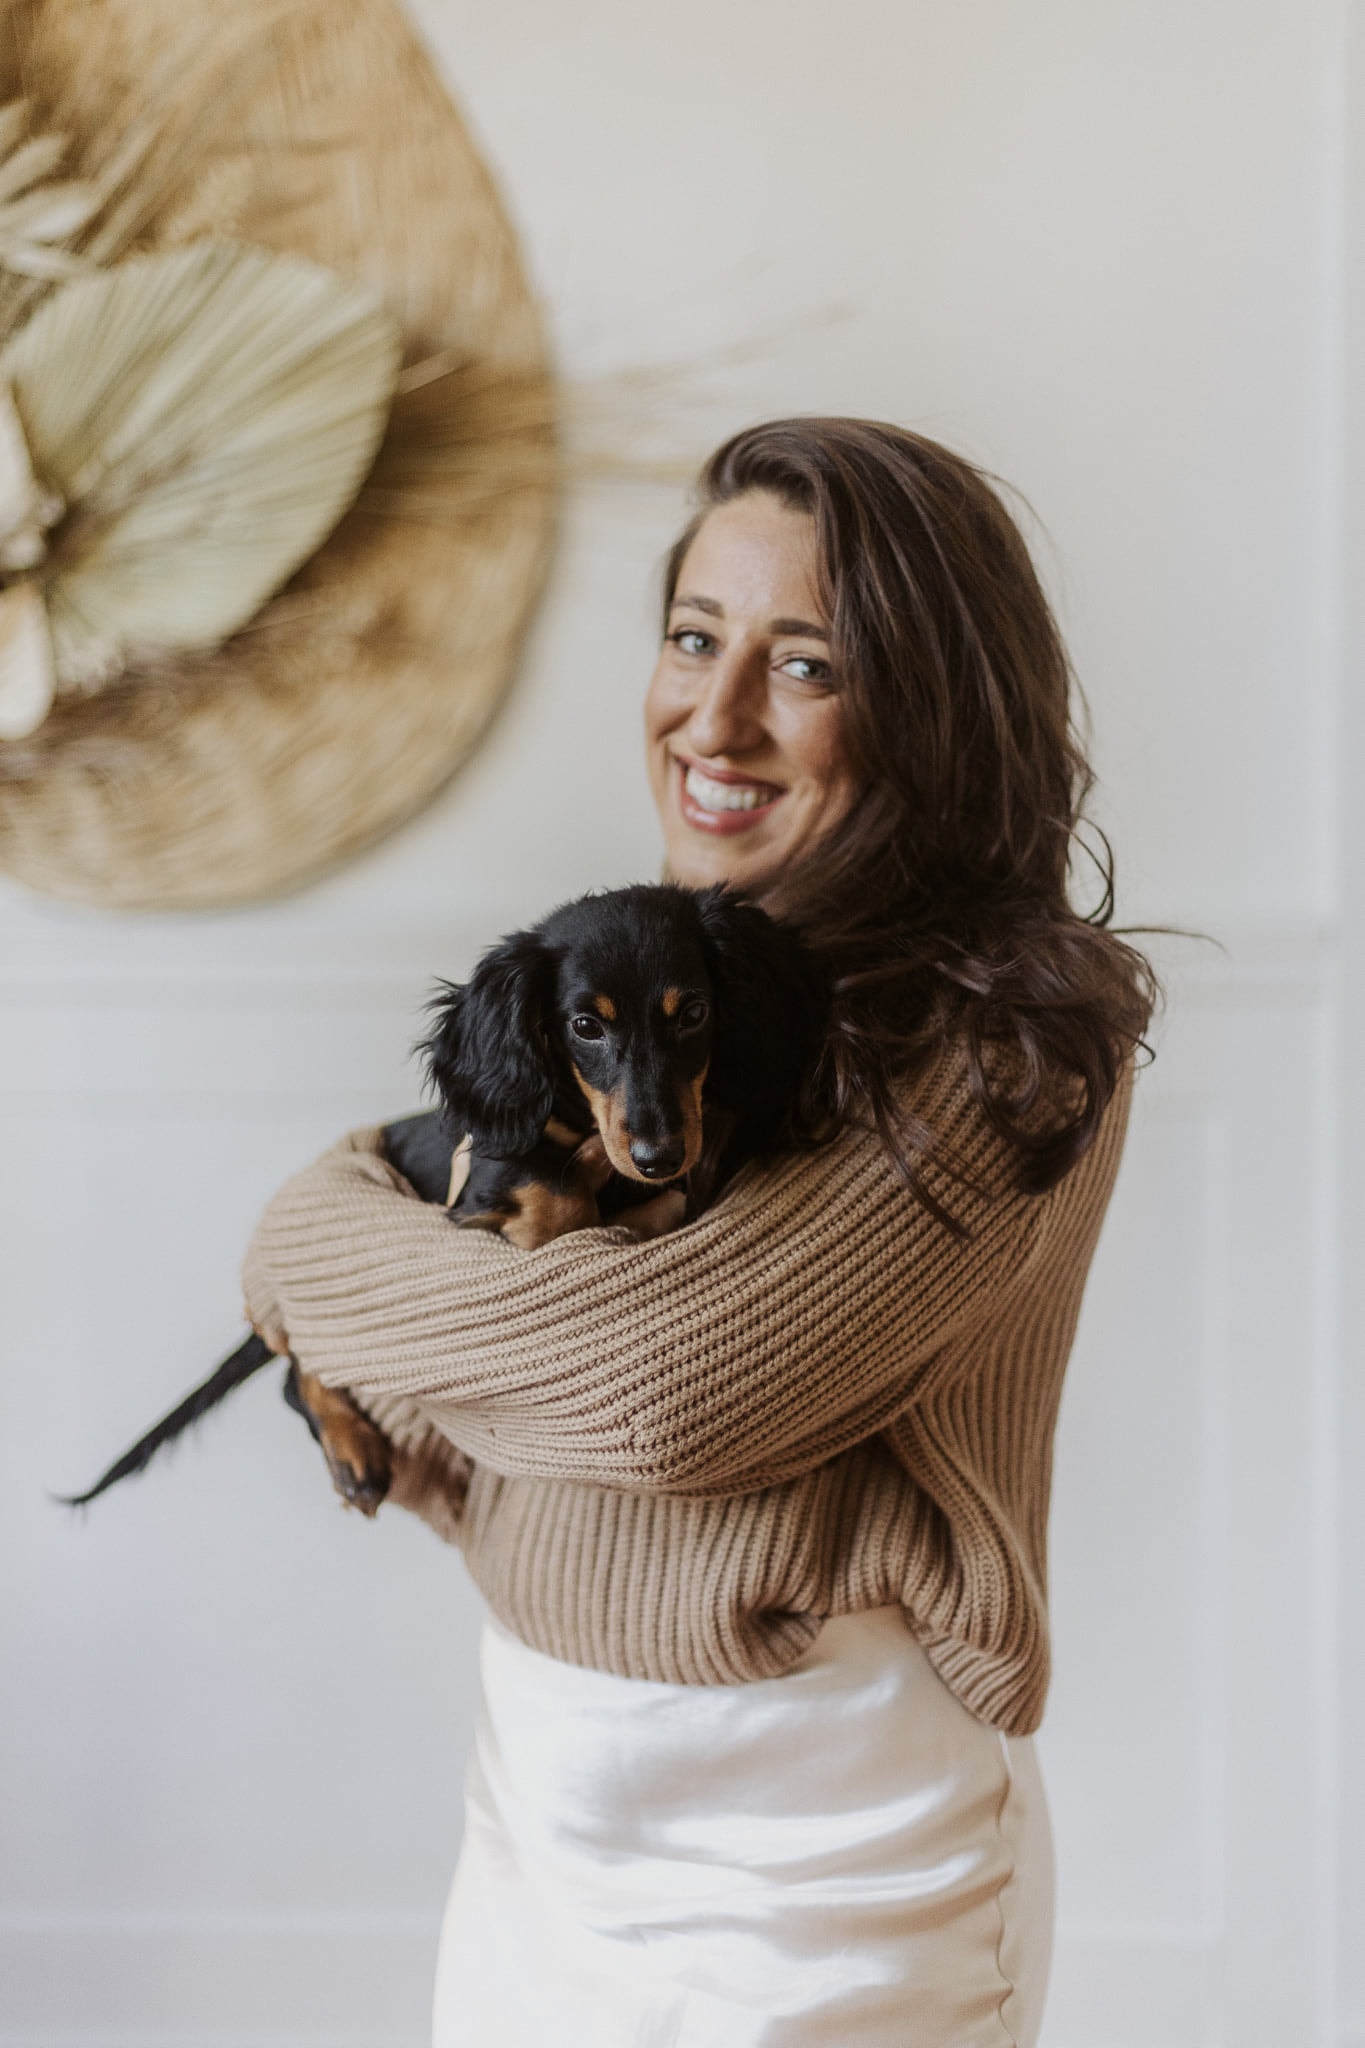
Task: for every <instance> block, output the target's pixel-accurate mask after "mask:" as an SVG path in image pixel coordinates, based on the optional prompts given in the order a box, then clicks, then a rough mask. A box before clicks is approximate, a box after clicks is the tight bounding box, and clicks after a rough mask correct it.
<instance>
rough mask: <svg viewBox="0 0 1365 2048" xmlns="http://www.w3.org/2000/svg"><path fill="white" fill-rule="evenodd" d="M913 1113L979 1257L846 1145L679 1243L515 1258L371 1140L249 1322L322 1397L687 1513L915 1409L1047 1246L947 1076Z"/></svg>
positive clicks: (803, 1465) (1031, 1201) (499, 1465)
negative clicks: (950, 1344) (377, 1408)
mask: <svg viewBox="0 0 1365 2048" xmlns="http://www.w3.org/2000/svg"><path fill="white" fill-rule="evenodd" d="M916 1107H917V1109H918V1110H920V1112H921V1113H922V1114H925V1115H926V1116H928V1117H929V1118H930V1119H931V1120H932V1121H933V1122H934V1124H935V1127H936V1128H937V1129H938V1130H939V1131H940V1133H941V1134H942V1137H943V1139H944V1140H945V1141H946V1146H947V1148H949V1151H950V1156H952V1157H953V1158H955V1160H956V1161H957V1162H958V1164H959V1167H960V1169H961V1171H962V1174H963V1176H964V1178H963V1179H960V1180H954V1181H952V1182H949V1181H947V1180H946V1178H944V1177H942V1176H940V1178H939V1182H938V1191H939V1192H940V1194H942V1195H943V1196H944V1197H945V1198H946V1199H948V1200H949V1201H950V1202H951V1203H952V1205H953V1207H954V1209H955V1212H956V1213H957V1214H958V1215H959V1216H960V1218H961V1219H962V1221H963V1222H964V1223H965V1224H966V1225H967V1226H968V1228H969V1230H970V1233H971V1234H970V1236H969V1237H968V1238H967V1239H965V1240H959V1239H958V1238H955V1237H954V1236H952V1235H951V1234H950V1233H949V1232H948V1231H947V1230H946V1229H945V1228H944V1227H943V1226H942V1225H941V1224H940V1223H938V1222H937V1221H935V1219H934V1218H933V1217H932V1216H930V1215H929V1213H928V1212H927V1211H926V1210H925V1209H924V1208H923V1207H922V1206H921V1205H920V1204H919V1203H917V1202H916V1201H914V1200H913V1199H912V1198H911V1197H910V1196H909V1195H908V1194H907V1193H906V1192H905V1191H904V1189H903V1188H902V1187H901V1186H900V1184H899V1182H898V1181H897V1179H896V1177H895V1175H894V1173H893V1172H892V1169H891V1167H890V1165H889V1163H888V1162H887V1159H886V1157H885V1153H884V1151H883V1149H882V1147H881V1145H880V1144H879V1142H878V1141H877V1140H876V1139H874V1138H872V1137H870V1136H867V1135H863V1134H857V1133H851V1134H848V1135H846V1136H844V1137H842V1138H840V1139H838V1140H836V1141H835V1143H834V1144H832V1145H830V1146H828V1147H826V1148H825V1149H824V1150H823V1151H821V1152H819V1153H815V1154H806V1155H801V1156H798V1157H796V1158H793V1159H789V1160H785V1161H783V1162H781V1163H780V1164H779V1165H777V1166H775V1167H771V1168H768V1169H766V1170H763V1171H759V1170H756V1169H749V1170H748V1171H746V1172H745V1173H743V1174H742V1175H740V1176H739V1178H738V1179H737V1180H736V1182H735V1183H734V1184H733V1186H732V1187H731V1188H730V1189H729V1190H727V1192H726V1194H725V1195H724V1197H723V1198H722V1200H721V1201H720V1202H718V1203H717V1204H716V1206H715V1207H714V1208H713V1209H711V1210H709V1211H708V1212H707V1213H706V1215H704V1216H702V1217H701V1218H700V1219H699V1220H698V1221H696V1222H695V1223H692V1224H689V1225H688V1226H687V1227H686V1228H684V1229H682V1230H679V1231H677V1232H675V1233H673V1234H672V1235H671V1236H667V1237H663V1238H659V1239H656V1240H654V1241H652V1242H648V1243H643V1244H641V1243H635V1242H630V1241H625V1240H624V1234H623V1233H621V1232H620V1231H612V1230H609V1229H598V1230H588V1231H577V1232H574V1233H572V1234H571V1235H569V1236H566V1237H563V1238H560V1239H558V1240H557V1241H556V1242H554V1243H553V1244H550V1245H547V1246H545V1247H544V1248H543V1249H542V1250H540V1251H536V1252H529V1253H528V1252H520V1251H516V1250H514V1249H513V1248H512V1247H511V1246H509V1245H507V1244H506V1243H504V1242H503V1241H502V1240H501V1239H500V1238H497V1237H495V1236H490V1235H487V1234H486V1233H484V1232H482V1231H462V1230H457V1229H454V1228H452V1226H451V1224H450V1222H449V1221H448V1219H447V1217H446V1215H445V1213H444V1211H443V1210H441V1209H439V1208H437V1207H434V1206H432V1205H429V1204H426V1203H422V1202H419V1201H417V1200H416V1199H415V1198H414V1197H413V1195H412V1194H411V1192H410V1191H409V1190H408V1189H407V1187H406V1183H405V1182H403V1181H402V1179H401V1178H400V1176H398V1175H397V1174H396V1172H395V1171H394V1169H393V1168H392V1167H390V1166H389V1165H388V1164H387V1162H386V1161H385V1160H384V1158H383V1157H382V1155H381V1153H380V1151H379V1149H378V1148H379V1134H378V1133H377V1132H361V1133H358V1134H356V1135H355V1136H353V1137H351V1138H349V1139H347V1140H345V1141H344V1142H343V1143H342V1144H341V1145H339V1146H338V1147H336V1148H335V1149H334V1150H333V1151H331V1152H329V1153H327V1154H325V1155H324V1157H323V1158H322V1159H320V1160H319V1161H318V1162H317V1163H316V1165H314V1166H312V1167H310V1168H308V1169H307V1171H306V1172H304V1173H302V1174H300V1175H298V1176H296V1178H295V1179H293V1180H292V1181H290V1182H289V1183H288V1184H287V1185H286V1186H285V1187H284V1188H283V1189H282V1190H281V1192H280V1194H279V1195H277V1196H276V1198H275V1200H274V1201H273V1202H272V1203H271V1205H270V1207H269V1208H268V1209H267V1211H266V1214H265V1216H264V1218H263V1219H262V1222H261V1224H260V1226H259V1228H258V1230H257V1233H256V1236H255V1238H254V1240H253V1243H252V1246H251V1249H250V1252H249V1255H248V1260H247V1267H246V1273H245V1285H246V1294H247V1301H248V1307H249V1313H250V1314H251V1316H252V1319H253V1321H254V1322H255V1323H256V1324H257V1326H258V1327H260V1328H262V1329H263V1330H264V1331H265V1332H266V1334H267V1335H273V1336H274V1337H275V1338H276V1339H278V1338H279V1337H281V1336H282V1335H283V1333H284V1332H286V1331H287V1333H288V1338H289V1342H290V1345H291V1346H292V1348H293V1350H294V1351H295V1353H296V1355H297V1356H298V1357H299V1358H300V1360H301V1362H302V1363H303V1364H304V1365H305V1366H306V1367H307V1368H308V1370H309V1371H311V1372H314V1373H317V1374H318V1375H319V1377H321V1378H322V1379H323V1380H324V1381H325V1382H327V1383H328V1384H329V1385H333V1386H344V1387H348V1388H350V1389H352V1390H353V1391H355V1392H356V1393H358V1394H359V1395H361V1396H362V1398H365V1399H366V1400H367V1401H368V1400H369V1399H370V1398H371V1397H374V1396H381V1395H389V1394H407V1395H414V1396H416V1397H418V1399H419V1401H420V1405H421V1408H422V1410H423V1411H424V1412H425V1414H426V1415H427V1416H429V1418H430V1419H431V1421H432V1422H433V1423H435V1424H437V1425H438V1426H439V1427H440V1428H441V1429H442V1430H443V1431H445V1432H446V1433H447V1434H448V1435H449V1436H450V1438H451V1439H452V1440H453V1441H454V1442H456V1443H457V1444H458V1445H459V1446H460V1448H461V1449H462V1450H463V1451H465V1452H466V1453H467V1454H468V1455H469V1456H471V1457H472V1458H474V1459H475V1460H476V1461H481V1462H484V1463H486V1464H488V1465H489V1466H491V1467H492V1468H493V1469H494V1470H496V1471H501V1472H506V1473H513V1474H520V1475H525V1476H532V1477H541V1478H560V1479H573V1480H578V1481H581V1482H584V1483H587V1484H591V1485H603V1486H619V1487H629V1488H636V1489H657V1490H662V1491H667V1492H676V1493H715V1492H724V1493H729V1492H741V1491H747V1490H749V1489H750V1488H752V1487H758V1486H765V1485H771V1484H775V1483H777V1482H779V1481H780V1480H783V1479H786V1478H789V1477H791V1476H793V1475H794V1474H795V1473H798V1472H801V1471H804V1470H809V1469H810V1468H811V1467H812V1466H813V1465H816V1464H820V1463H823V1462H824V1461H825V1460H826V1459H828V1458H830V1457H832V1456H834V1455H836V1454H837V1453H838V1452H839V1451H840V1450H841V1449H843V1448H845V1447H846V1446H847V1445H850V1444H853V1443H856V1442H858V1441H860V1440H861V1439H863V1438H864V1437H866V1436H867V1435H869V1434H870V1433H872V1432H873V1431H875V1430H876V1429H878V1428H880V1427H881V1426H883V1425H884V1424H885V1423H886V1422H887V1421H888V1420H889V1419H890V1417H891V1416H892V1415H893V1414H895V1413H897V1412H898V1411H899V1410H901V1409H902V1408H904V1406H905V1405H906V1403H907V1402H908V1401H909V1400H910V1399H912V1398H913V1397H914V1394H915V1392H916V1390H917V1386H918V1385H919V1384H921V1383H922V1381H923V1379H924V1377H925V1375H926V1373H927V1372H928V1371H929V1370H930V1369H931V1368H932V1364H933V1361H934V1359H935V1358H936V1356H937V1355H938V1354H939V1353H940V1352H941V1351H942V1348H943V1346H944V1345H945V1343H946V1342H947V1341H948V1339H949V1338H951V1337H953V1336H955V1335H957V1334H959V1333H961V1332H962V1331H963V1329H964V1328H965V1327H966V1326H968V1325H970V1324H971V1322H972V1321H974V1320H978V1319H980V1318H981V1316H982V1315H983V1314H985V1313H987V1312H988V1311H993V1310H994V1309H995V1308H997V1307H998V1303H999V1296H1000V1291H1001V1289H1002V1288H1004V1287H1006V1286H1008V1285H1009V1284H1010V1282H1011V1281H1012V1279H1013V1278H1014V1277H1015V1276H1016V1275H1017V1273H1018V1272H1019V1271H1021V1270H1022V1268H1023V1267H1024V1266H1025V1265H1026V1264H1027V1262H1028V1261H1029V1259H1030V1257H1031V1255H1032V1253H1033V1251H1034V1249H1035V1246H1036V1244H1037V1242H1038V1238H1039V1234H1040V1231H1041V1230H1042V1228H1043V1224H1044V1219H1045V1217H1046V1215H1047V1213H1048V1209H1049V1205H1050V1202H1051V1199H1052V1198H1051V1197H1028V1196H1024V1195H1021V1194H1020V1193H1019V1192H1018V1191H1017V1189H1015V1187H1014V1185H1013V1172H1012V1161H1011V1159H1010V1156H1009V1154H1008V1153H1007V1151H1006V1148H1005V1147H1004V1146H1003V1145H1002V1143H1001V1141H1000V1140H999V1139H997V1138H996V1137H995V1135H994V1134H993V1133H992V1132H991V1131H990V1130H989V1128H988V1127H987V1126H986V1124H985V1122H984V1119H983V1118H982V1117H981V1115H980V1112H979V1110H977V1108H976V1106H975V1105H974V1103H972V1102H971V1101H970V1100H969V1098H968V1096H967V1091H966V1088H965V1085H964V1084H963V1083H962V1082H961V1080H960V1078H959V1076H958V1075H956V1074H954V1073H952V1072H951V1071H950V1072H948V1073H947V1074H946V1076H945V1075H940V1078H939V1084H938V1086H937V1087H931V1089H930V1090H929V1092H928V1095H927V1098H925V1097H921V1098H920V1099H919V1100H917V1104H916Z"/></svg>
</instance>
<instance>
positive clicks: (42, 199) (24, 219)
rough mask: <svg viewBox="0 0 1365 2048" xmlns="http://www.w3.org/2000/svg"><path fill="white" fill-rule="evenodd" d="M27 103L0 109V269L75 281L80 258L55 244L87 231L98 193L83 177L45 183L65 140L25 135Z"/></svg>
mask: <svg viewBox="0 0 1365 2048" xmlns="http://www.w3.org/2000/svg"><path fill="white" fill-rule="evenodd" d="M29 124H30V113H29V107H28V102H27V101H26V100H11V101H10V102H9V103H8V105H6V106H3V107H0V269H4V270H12V271H15V272H17V274H18V275H19V276H21V277H31V278H42V279H49V280H55V279H57V278H63V277H74V276H76V275H77V274H78V273H79V272H80V271H82V270H84V269H85V268H86V267H87V266H86V263H85V261H84V259H83V258H82V257H80V256H77V255H74V254H73V253H72V251H71V250H70V249H64V248H62V247H60V246H59V245H60V244H61V243H63V242H66V241H69V239H70V238H71V236H72V235H74V234H76V233H78V231H79V230H80V229H81V228H83V227H85V225H86V224H87V222H88V221H90V220H91V219H92V217H93V216H94V214H95V213H96V212H97V211H98V209H99V206H100V194H99V193H98V192H97V190H96V189H95V187H94V186H93V185H92V184H90V183H89V182H88V181H87V180H86V179H83V178H66V179H61V180H59V181H57V182H55V183H53V182H49V181H50V180H51V176H52V173H53V171H55V170H56V168H57V166H58V165H59V164H60V163H61V161H62V158H63V157H64V156H65V154H66V137H65V136H63V135H28V134H27V130H28V127H29Z"/></svg>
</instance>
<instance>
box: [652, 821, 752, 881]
mask: <svg viewBox="0 0 1365 2048" xmlns="http://www.w3.org/2000/svg"><path fill="white" fill-rule="evenodd" d="M667 860H668V875H669V879H670V881H674V882H681V883H682V885H683V887H684V888H687V889H709V888H712V887H713V886H714V885H715V883H717V882H726V883H728V884H729V885H730V887H731V888H735V889H747V890H756V889H761V888H762V887H763V886H764V884H765V883H766V882H767V881H768V879H769V878H770V877H771V875H772V873H773V871H774V867H775V865H776V863H775V862H774V860H773V857H772V854H771V851H770V850H769V849H767V848H765V847H763V846H762V845H761V844H760V843H758V842H756V841H755V840H754V839H753V838H752V837H750V836H748V835H746V834H740V833H735V834H732V835H728V836H725V837H720V836H715V837H713V836H712V835H710V834H703V833H700V832H686V831H674V832H670V833H669V835H668V853H667Z"/></svg>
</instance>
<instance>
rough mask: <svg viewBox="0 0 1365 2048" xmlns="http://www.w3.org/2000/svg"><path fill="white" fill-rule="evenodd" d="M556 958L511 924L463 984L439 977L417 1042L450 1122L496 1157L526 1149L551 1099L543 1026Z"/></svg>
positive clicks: (537, 937) (535, 937)
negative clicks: (425, 1031)
mask: <svg viewBox="0 0 1365 2048" xmlns="http://www.w3.org/2000/svg"><path fill="white" fill-rule="evenodd" d="M553 966H554V954H553V952H552V951H551V949H550V947H549V946H548V945H547V944H546V942H545V940H544V939H543V938H542V937H541V936H540V934H539V933H538V932H514V933H513V934H512V936H511V937H510V938H507V939H504V940H503V941H502V943H501V944H500V945H497V946H495V947H493V949H492V951H491V952H488V953H485V954H484V956H483V958H482V960H480V962H479V964H478V966H477V967H476V968H475V970H474V973H473V976H472V978H471V979H470V980H469V981H467V982H465V983H464V984H463V986H461V987H457V986H455V985H454V984H452V983H450V982H445V983H443V984H442V985H441V989H440V992H439V993H438V994H437V996H436V997H435V998H434V1000H433V1002H432V1005H431V1007H432V1011H433V1013H434V1016H435V1020H436V1021H435V1024H434V1026H433V1028H432V1030H431V1033H430V1035H429V1036H428V1037H427V1038H425V1039H423V1041H422V1043H421V1045H420V1046H419V1047H418V1051H419V1052H421V1053H422V1054H423V1056H424V1059H425V1062H426V1070H427V1078H428V1079H429V1080H430V1082H431V1084H432V1086H433V1088H435V1090H436V1092H437V1094H438V1095H439V1096H440V1098H441V1104H442V1107H443V1108H444V1110H445V1112H446V1115H447V1116H448V1118H449V1119H450V1123H451V1126H452V1128H453V1129H455V1130H459V1131H471V1132H473V1134H474V1137H475V1139H476V1141H477V1142H478V1144H479V1145H480V1146H481V1147H482V1148H483V1149H484V1150H486V1151H489V1152H491V1153H493V1154H494V1155H495V1156H497V1157H501V1158H510V1157H514V1156H515V1155H516V1154H518V1153H521V1152H529V1151H530V1150H531V1147H532V1146H533V1145H534V1144H535V1143H536V1141H537V1139H538V1138H539V1137H540V1136H541V1133H542V1132H543V1131H544V1129H545V1123H546V1119H547V1118H548V1116H549V1114H550V1110H551V1107H552V1105H553V1102H554V1079H553V1075H552V1073H551V1070H550V1046H549V1040H548V1037H547V1033H546V1028H545V1020H546V1012H547V1008H548V1004H549V1001H550V994H551V975H552V970H553Z"/></svg>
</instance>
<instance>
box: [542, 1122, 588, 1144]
mask: <svg viewBox="0 0 1365 2048" xmlns="http://www.w3.org/2000/svg"><path fill="white" fill-rule="evenodd" d="M545 1136H546V1137H547V1138H548V1139H549V1141H550V1143H551V1144H552V1145H569V1146H576V1145H581V1144H582V1142H583V1133H582V1132H581V1131H575V1130H574V1129H573V1128H572V1127H571V1126H570V1125H569V1124H566V1123H562V1122H561V1121H560V1119H559V1118H558V1117H557V1116H552V1117H551V1118H550V1119H549V1121H548V1123H547V1124H546V1126H545Z"/></svg>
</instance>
